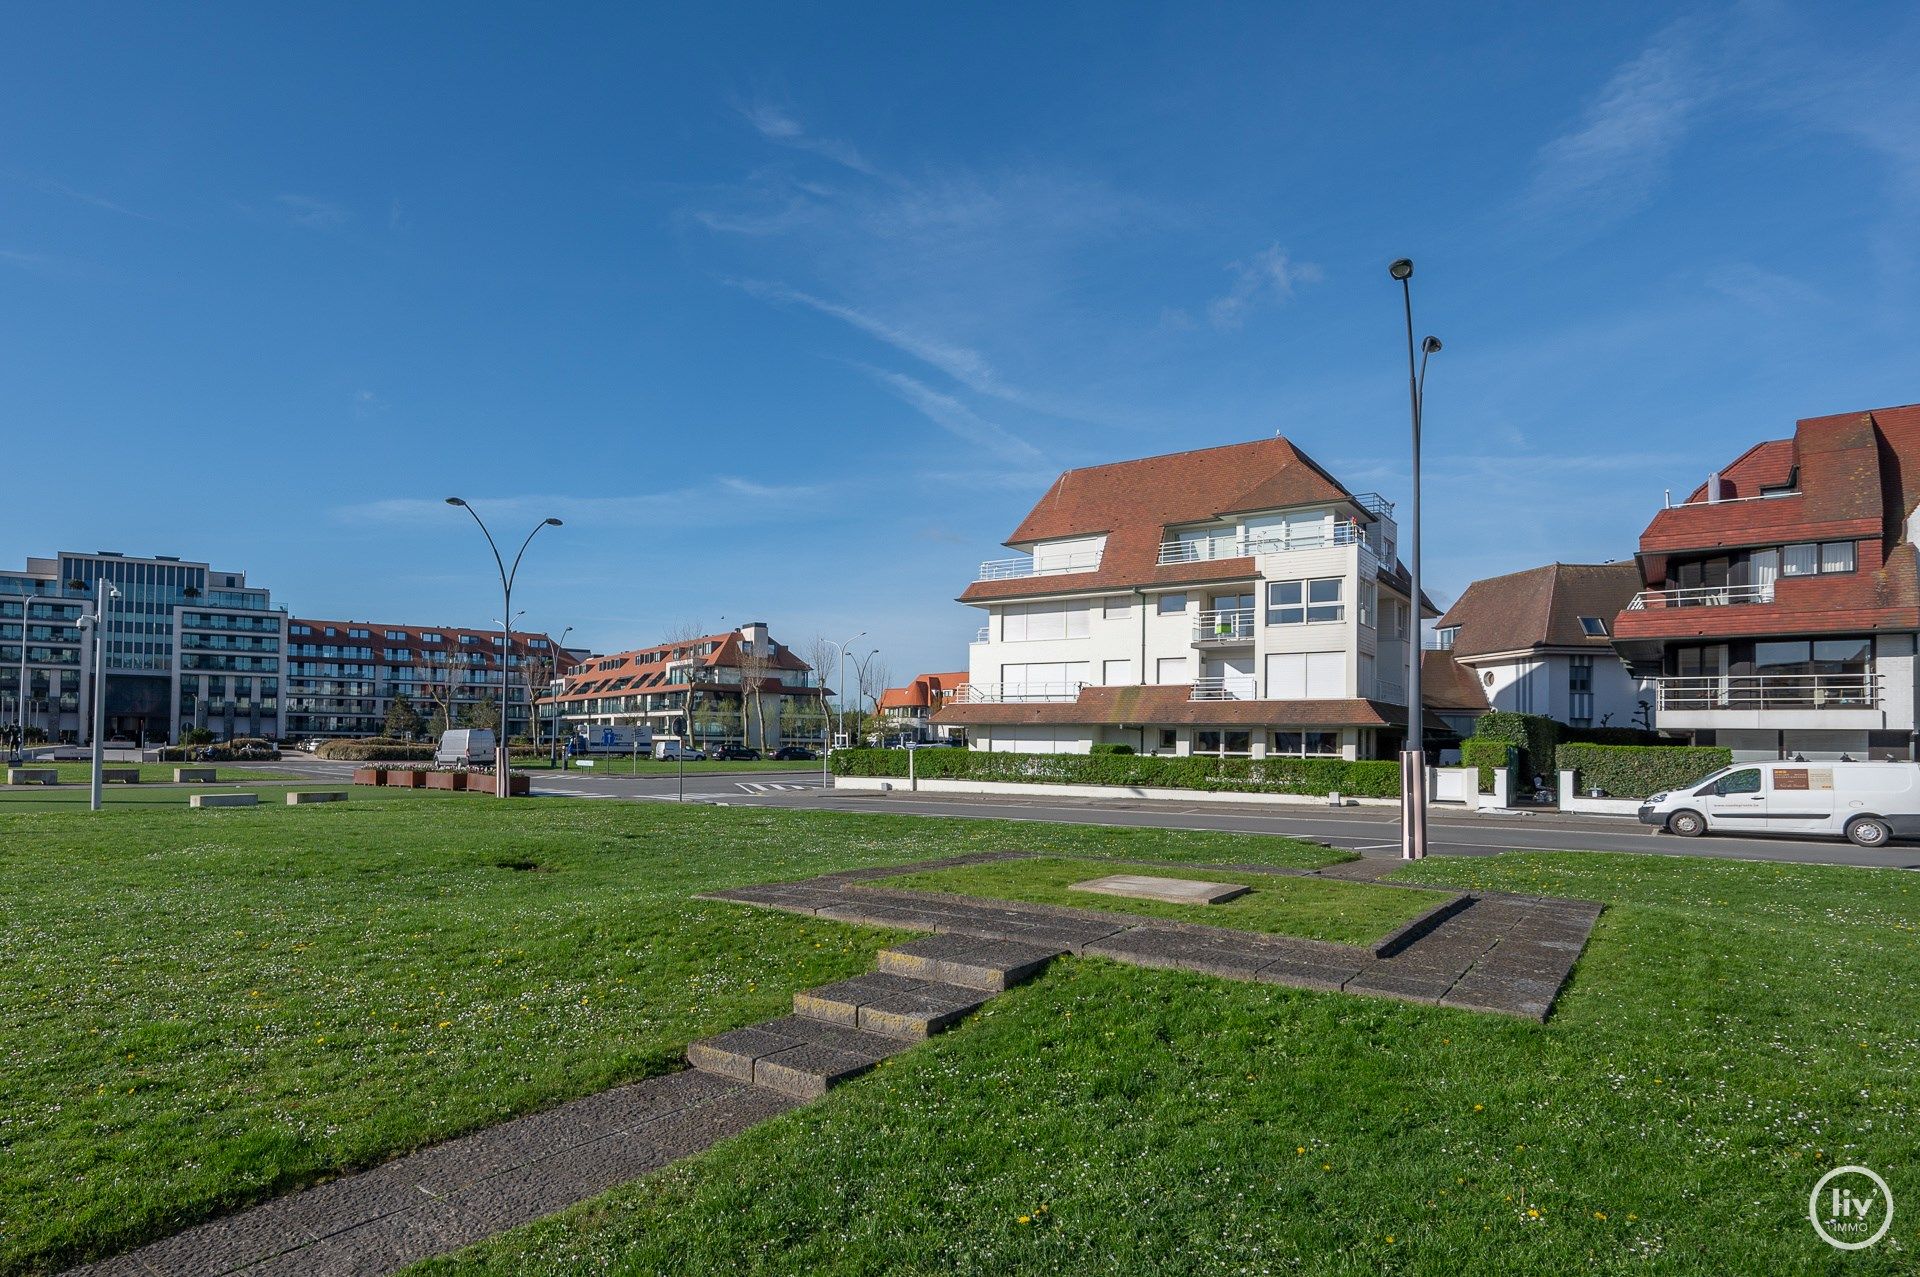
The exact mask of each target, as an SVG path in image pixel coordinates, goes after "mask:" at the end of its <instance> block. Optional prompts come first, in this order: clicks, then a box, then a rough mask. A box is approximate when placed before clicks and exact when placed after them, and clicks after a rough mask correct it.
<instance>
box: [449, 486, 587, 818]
mask: <svg viewBox="0 0 1920 1277" xmlns="http://www.w3.org/2000/svg"><path fill="white" fill-rule="evenodd" d="M447 504H448V505H457V506H459V507H460V508H461V509H462V510H465V511H466V512H467V513H468V514H470V515H473V521H474V522H475V523H477V524H479V525H480V535H481V536H484V537H485V538H486V539H487V548H488V549H489V550H492V551H493V565H494V566H495V567H496V568H498V569H500V616H501V621H502V623H503V624H504V625H506V626H507V627H508V628H507V629H505V630H503V631H501V634H500V736H499V739H498V740H497V741H496V742H495V743H494V756H493V772H494V792H495V793H496V794H498V795H499V796H500V797H501V798H506V797H508V796H509V795H511V794H512V793H513V776H512V762H513V759H512V751H511V750H510V749H509V748H508V746H507V701H508V699H509V698H510V697H511V696H512V694H513V668H512V667H511V666H510V665H508V664H507V655H508V653H510V652H511V651H512V650H513V631H512V625H513V582H514V579H515V578H516V577H518V576H519V575H520V560H521V559H522V558H524V557H526V553H527V547H528V546H529V545H531V544H532V543H533V538H534V537H535V536H537V535H539V532H540V529H541V528H557V527H559V526H561V524H560V520H558V519H542V520H541V521H540V522H538V523H536V524H534V525H533V531H532V532H529V533H527V539H526V540H525V541H522V542H521V543H520V551H519V553H517V554H515V555H514V556H513V566H512V567H508V566H507V563H506V560H505V559H503V558H501V557H500V547H499V546H498V545H496V544H495V543H494V540H493V533H492V532H490V531H488V530H487V524H486V521H485V520H484V519H482V518H481V517H480V515H479V513H478V512H477V511H476V510H474V508H473V507H472V506H470V505H468V504H467V503H466V502H465V501H464V500H462V499H461V498H459V497H448V498H447Z"/></svg>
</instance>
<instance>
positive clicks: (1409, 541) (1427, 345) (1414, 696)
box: [1387, 257, 1440, 860]
mask: <svg viewBox="0 0 1920 1277" xmlns="http://www.w3.org/2000/svg"><path fill="white" fill-rule="evenodd" d="M1387 274H1388V275H1390V276H1392V277H1393V278H1394V279H1397V280H1399V281H1400V300H1401V302H1402V303H1403V305H1404V307H1405V309H1406V315H1407V396H1408V399H1409V400H1410V402H1411V405H1412V413H1413V500H1412V501H1410V502H1409V503H1408V506H1407V516H1408V518H1407V522H1408V525H1409V526H1408V535H1407V537H1406V538H1405V544H1406V546H1407V590H1408V593H1409V594H1411V595H1412V596H1413V633H1412V634H1410V635H1409V636H1408V641H1407V741H1406V746H1405V748H1404V749H1402V750H1401V752H1400V855H1401V856H1402V857H1403V858H1405V859H1407V860H1419V859H1421V858H1422V857H1424V856H1425V855H1426V854H1427V748H1426V746H1427V740H1426V723H1425V721H1424V716H1423V714H1422V712H1421V709H1422V707H1421V704H1420V657H1421V649H1422V645H1421V641H1420V627H1421V624H1422V621H1423V618H1422V616H1421V610H1420V600H1421V594H1420V413H1421V410H1422V408H1423V407H1424V406H1425V402H1426V393H1427V359H1428V357H1429V356H1431V355H1433V354H1436V353H1438V351H1439V349H1440V339H1439V338H1438V337H1427V338H1425V339H1423V340H1422V341H1421V342H1420V360H1419V367H1418V370H1417V371H1416V369H1415V366H1414V344H1413V288H1412V285H1411V284H1410V283H1409V282H1408V281H1409V280H1411V279H1412V278H1413V260H1412V259H1411V258H1407V257H1402V258H1400V259H1399V260H1398V261H1395V262H1394V263H1392V264H1391V265H1389V266H1388V267H1387Z"/></svg>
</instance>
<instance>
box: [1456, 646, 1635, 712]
mask: <svg viewBox="0 0 1920 1277" xmlns="http://www.w3.org/2000/svg"><path fill="white" fill-rule="evenodd" d="M1457 659H1458V660H1459V662H1460V664H1462V665H1464V666H1466V667H1467V668H1468V669H1469V670H1471V671H1472V672H1473V675H1474V677H1475V678H1476V679H1478V680H1479V682H1480V686H1481V687H1482V688H1483V689H1485V691H1486V695H1487V702H1488V703H1489V704H1490V705H1491V706H1492V707H1493V708H1494V709H1495V710H1499V711H1501V712H1505V713H1514V714H1542V715H1545V716H1546V717H1548V718H1552V719H1555V720H1557V721H1559V722H1562V723H1568V724H1571V725H1573V726H1575V727H1649V728H1650V727H1651V726H1653V725H1655V724H1654V723H1653V722H1652V721H1651V720H1652V719H1653V718H1654V716H1655V715H1654V709H1655V695H1654V680H1653V679H1651V678H1644V679H1636V678H1634V677H1633V675H1632V674H1630V673H1628V672H1627V667H1626V663H1625V662H1623V661H1622V660H1621V659H1620V658H1619V657H1618V656H1617V655H1615V654H1614V653H1612V652H1609V651H1603V650H1597V649H1596V650H1589V651H1580V652H1569V651H1555V650H1551V649H1543V648H1535V649H1533V650H1531V651H1526V652H1495V653H1490V654H1487V655H1476V656H1466V657H1459V658H1457ZM1658 725H1660V726H1666V725H1667V724H1664V723H1661V724H1658Z"/></svg>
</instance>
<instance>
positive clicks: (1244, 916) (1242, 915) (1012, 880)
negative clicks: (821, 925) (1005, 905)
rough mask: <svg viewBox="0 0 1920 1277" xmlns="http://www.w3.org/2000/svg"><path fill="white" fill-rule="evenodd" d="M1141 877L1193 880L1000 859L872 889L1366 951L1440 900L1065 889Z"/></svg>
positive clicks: (1358, 892) (1280, 886) (1337, 885)
mask: <svg viewBox="0 0 1920 1277" xmlns="http://www.w3.org/2000/svg"><path fill="white" fill-rule="evenodd" d="M1116 873H1126V874H1148V875H1152V876H1155V877H1161V878H1167V877H1180V878H1186V877H1193V876H1194V875H1191V874H1183V873H1181V872H1180V871H1179V870H1177V869H1169V868H1167V867H1166V866H1165V865H1135V864H1126V863H1124V862H1115V861H1112V860H1087V859H1083V858H1072V857H1058V856H1042V857H1037V858H1035V859H1032V860H1002V861H995V862H992V863H989V864H984V865H962V866H960V867H958V868H954V869H931V870H927V871H925V872H922V873H914V874H902V875H900V876H899V877H895V878H883V879H880V880H879V881H877V882H875V883H873V884H872V885H874V886H876V887H892V888H897V889H902V890H907V891H951V892H956V893H958V894H960V895H966V896H983V897H986V898H989V899H993V900H1018V901H1022V902H1025V903H1027V904H1036V905H1066V906H1068V907H1072V908H1080V909H1103V910H1106V911H1108V912H1111V913H1130V914H1140V915H1142V916H1144V917H1148V918H1166V919H1169V920H1171V921H1174V922H1197V923H1201V924H1204V925H1206V926H1214V927H1235V928H1238V929H1240V930H1242V931H1271V932H1277V933H1279V934H1282V935H1289V936H1304V937H1306V938H1307V939H1309V940H1331V941H1333V942H1334V943H1335V944H1356V945H1357V944H1370V943H1372V942H1373V941H1375V940H1378V939H1379V938H1380V937H1382V936H1384V935H1386V934H1387V933H1388V932H1389V931H1392V930H1393V929H1394V928H1395V927H1398V926H1400V925H1401V924H1403V923H1406V922H1411V921H1412V920H1413V919H1415V918H1417V917H1419V916H1420V915H1421V914H1423V913H1426V912H1427V911H1428V910H1430V909H1432V908H1433V907H1434V906H1435V905H1437V904H1439V903H1441V902H1442V900H1444V897H1442V896H1439V895H1435V894H1432V893H1429V892H1424V891H1406V890H1403V889H1400V888H1396V887H1376V886H1373V885H1372V884H1370V883H1363V882H1340V881H1337V880H1333V879H1326V878H1294V877H1280V876H1275V875H1267V874H1241V875H1239V876H1237V877H1236V876H1234V875H1231V874H1227V875H1207V876H1205V879H1204V880H1205V881H1210V882H1212V881H1217V882H1233V883H1237V884H1239V885H1241V886H1244V887H1246V888H1247V889H1248V890H1247V893H1246V894H1245V895H1243V896H1236V897H1235V898H1233V899H1232V900H1228V901H1225V902H1223V903H1221V904H1214V905H1183V904H1167V903H1164V902H1162V901H1158V900H1134V899H1130V898H1128V897H1125V896H1108V895H1100V894H1095V893H1093V892H1087V891H1073V890H1070V889H1069V887H1070V884H1072V883H1076V882H1084V881H1086V880H1087V879H1089V878H1101V877H1105V876H1106V875H1107V874H1116Z"/></svg>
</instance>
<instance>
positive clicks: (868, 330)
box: [734, 280, 998, 394]
mask: <svg viewBox="0 0 1920 1277" xmlns="http://www.w3.org/2000/svg"><path fill="white" fill-rule="evenodd" d="M734 282H735V284H736V285H737V286H738V287H739V288H741V289H743V290H745V291H746V292H749V293H751V294H753V295H754V296H755V297H760V298H764V299H766V300H767V301H774V302H791V303H794V304H796V305H800V306H805V307H808V308H809V309H812V310H816V311H819V312H820V313H821V314H823V315H828V316H831V317H832V318H834V319H838V320H840V321H841V322H843V323H847V324H851V325H852V326H853V327H855V328H857V329H859V330H860V331H861V332H863V333H865V334H867V336H869V337H873V338H876V339H878V340H879V341H882V342H885V343H886V344H887V345H889V346H892V347H893V348H894V349H896V350H899V351H902V352H904V353H906V354H909V355H912V356H913V357H914V358H915V359H918V360H921V361H922V362H924V363H928V364H932V365H933V366H934V367H935V368H938V369H939V370H940V371H941V372H944V373H946V374H947V376H949V377H952V378H953V379H954V380H955V381H957V382H959V383H961V384H962V385H964V386H966V387H968V388H969V389H972V390H978V391H982V392H984V393H988V394H992V393H996V391H997V386H998V382H997V379H996V378H995V377H994V375H993V369H992V367H991V366H990V365H989V364H988V363H987V360H986V357H985V356H983V355H981V354H980V352H979V351H976V350H969V349H968V348H967V347H965V346H960V345H955V344H953V343H951V342H945V341H941V340H940V339H939V338H936V337H929V336H927V335H925V334H923V333H917V332H913V331H911V330H910V329H907V328H905V327H903V326H901V325H899V324H895V323H890V322H888V321H887V320H884V319H881V318H879V317H878V316H875V315H870V314H868V313H866V312H865V311H861V310H856V309H854V308H853V307H852V306H843V305H841V304H840V303H838V302H830V301H827V300H825V299H824V298H820V297H815V296H813V295H812V294H810V293H804V292H801V291H800V290H799V289H796V288H787V287H784V286H782V285H779V284H768V283H762V282H760V281H758V280H736V281H734Z"/></svg>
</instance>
